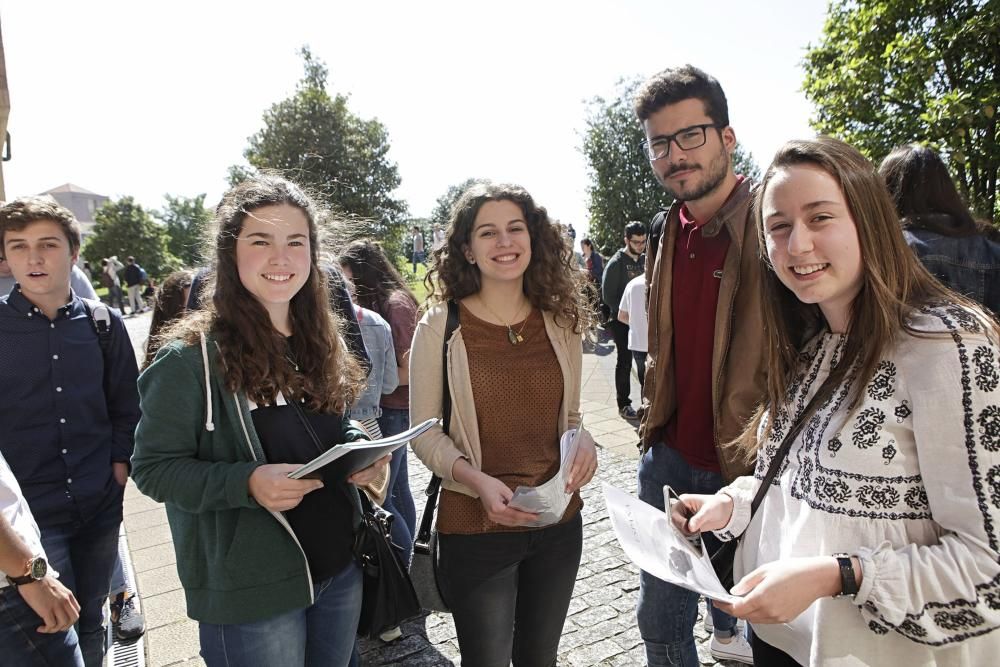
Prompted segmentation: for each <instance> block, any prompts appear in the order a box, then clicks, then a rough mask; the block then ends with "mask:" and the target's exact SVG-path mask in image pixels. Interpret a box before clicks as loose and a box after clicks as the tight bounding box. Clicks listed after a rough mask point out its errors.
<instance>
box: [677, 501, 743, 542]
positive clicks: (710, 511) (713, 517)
mask: <svg viewBox="0 0 1000 667" xmlns="http://www.w3.org/2000/svg"><path fill="white" fill-rule="evenodd" d="M680 499H681V502H682V503H684V506H685V507H686V508H687V510H688V513H689V514H690V516H691V518H690V519H688V520H687V530H688V532H691V533H707V532H708V531H711V530H721V529H722V528H725V527H726V526H727V525H728V524H729V519H730V518H732V516H733V499H732V497H731V496H729V495H727V494H725V493H713V494H711V495H701V494H697V493H684V494H681V496H680Z"/></svg>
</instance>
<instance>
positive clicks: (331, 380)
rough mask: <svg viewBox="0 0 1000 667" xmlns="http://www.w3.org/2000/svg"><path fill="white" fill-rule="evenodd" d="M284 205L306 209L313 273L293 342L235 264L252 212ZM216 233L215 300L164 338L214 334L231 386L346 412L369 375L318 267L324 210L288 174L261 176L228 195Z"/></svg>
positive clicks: (293, 310)
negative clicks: (320, 220)
mask: <svg viewBox="0 0 1000 667" xmlns="http://www.w3.org/2000/svg"><path fill="white" fill-rule="evenodd" d="M281 204H287V205H289V206H294V207H295V208H298V209H299V210H301V211H302V212H303V213H304V214H305V216H306V220H307V221H308V223H309V254H310V270H309V277H308V278H307V279H306V282H305V284H304V285H303V286H302V289H300V290H299V291H298V293H296V294H295V296H293V297H292V300H291V303H290V304H289V316H290V318H291V323H292V332H293V334H294V335H293V336H292V337H291V338H288V339H286V338H285V337H284V336H283V335H282V334H281V333H280V332H279V331H278V330H277V329H275V328H274V326H273V325H272V324H271V318H270V317H269V316H268V314H267V311H266V310H265V309H264V306H262V305H261V304H260V303H259V302H258V301H257V299H256V298H255V297H254V296H253V295H252V294H251V293H250V292H249V291H248V290H247V289H246V287H244V286H243V283H242V282H241V281H240V276H239V269H238V267H237V264H236V240H237V238H238V237H239V235H240V232H241V231H242V229H243V221H244V220H245V219H246V217H247V215H248V214H250V213H251V212H252V211H254V210H255V209H258V208H260V207H262V206H270V205H281ZM214 232H215V234H214V239H215V243H214V258H213V271H212V280H211V283H210V284H209V285H208V287H207V288H206V292H207V294H210V295H211V297H212V298H211V300H210V302H209V300H208V299H205V303H204V308H203V309H202V310H200V311H198V312H195V313H192V314H191V315H189V316H188V317H186V318H184V319H183V320H181V321H179V322H178V323H177V325H176V326H174V327H170V328H169V329H168V330H167V331H166V332H165V333H164V336H167V337H170V338H181V339H182V340H184V341H185V342H186V343H188V344H197V343H198V338H199V334H202V333H210V334H211V335H212V336H213V337H214V338H215V342H216V343H217V345H218V347H219V350H220V352H221V359H222V363H223V366H224V367H223V368H222V372H223V374H224V377H225V384H226V388H227V389H229V390H230V391H243V392H246V394H247V395H248V396H249V397H250V399H251V400H252V401H254V402H255V403H260V404H265V405H268V404H273V403H274V402H275V400H276V398H277V395H278V394H279V393H281V394H283V395H284V396H285V397H286V399H289V400H291V399H298V398H305V399H306V405H307V406H308V407H309V408H310V409H311V410H315V411H318V412H344V410H346V409H347V407H348V406H350V405H351V404H353V403H354V399H355V398H356V397H357V395H358V393H359V392H360V391H361V389H362V388H363V385H364V374H363V372H362V370H361V367H360V366H359V365H358V362H357V361H355V359H354V357H353V356H351V355H350V354H349V353H348V352H347V346H346V345H345V343H344V340H343V338H342V336H341V335H340V328H341V321H340V319H339V318H338V317H337V316H336V315H335V314H334V313H333V312H332V310H331V308H330V297H329V292H328V288H327V274H326V272H325V271H323V270H322V269H321V268H320V266H319V251H320V246H321V239H320V231H319V225H318V213H317V210H316V208H315V206H314V205H313V203H312V201H311V200H310V198H309V197H308V196H307V195H306V194H305V193H304V192H303V191H302V190H301V189H300V188H299V186H297V185H296V184H294V183H292V182H291V181H289V180H287V179H284V178H281V177H279V176H274V175H270V174H261V175H255V176H253V177H251V178H249V179H247V180H245V181H243V182H242V183H240V184H239V185H236V186H235V187H233V188H232V189H231V190H229V192H227V193H226V194H225V195H224V196H223V198H222V202H220V204H219V206H218V208H217V209H216V212H215V229H214ZM296 366H298V369H297V370H296V368H295V367H296Z"/></svg>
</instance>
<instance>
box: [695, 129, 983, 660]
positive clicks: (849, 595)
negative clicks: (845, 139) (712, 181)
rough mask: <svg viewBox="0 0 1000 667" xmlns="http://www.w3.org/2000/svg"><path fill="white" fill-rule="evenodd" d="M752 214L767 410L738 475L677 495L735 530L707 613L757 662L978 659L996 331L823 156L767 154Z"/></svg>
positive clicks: (848, 170)
mask: <svg viewBox="0 0 1000 667" xmlns="http://www.w3.org/2000/svg"><path fill="white" fill-rule="evenodd" d="M754 214H755V217H756V219H757V229H758V233H759V235H760V239H761V246H762V247H766V249H767V257H766V258H763V260H762V261H764V263H765V266H766V269H767V270H766V271H765V272H764V273H765V278H764V289H765V299H764V304H765V305H764V308H765V321H767V322H769V323H770V326H769V327H768V330H767V345H768V353H769V359H770V361H769V378H770V380H769V383H770V384H769V387H768V399H767V401H766V403H765V405H764V406H763V407H762V408H761V410H760V412H759V413H758V415H757V417H756V418H755V419H754V421H753V422H752V423H751V425H750V426H749V427H748V429H747V431H746V433H745V434H744V436H743V444H744V445H745V446H746V447H747V450H748V451H753V450H754V449H755V448H757V447H758V443H759V450H758V454H759V456H758V462H757V471H756V473H755V475H754V476H753V477H744V478H740V479H738V480H736V481H735V482H734V483H733V484H731V485H730V486H728V487H726V488H725V489H723V490H722V491H720V492H719V493H718V494H716V495H710V496H696V495H688V496H682V500H683V501H684V504H685V505H686V506H687V510H688V512H690V513H693V516H692V517H691V518H690V519H689V520H688V522H687V523H688V528H689V529H690V530H715V531H717V533H718V534H719V535H720V537H722V538H723V539H727V538H728V539H732V538H733V537H734V536H737V535H741V534H742V535H743V541H742V543H741V545H740V548H739V550H738V551H737V555H736V559H735V565H734V571H735V574H736V577H737V583H736V586H735V587H734V588H733V593H734V594H736V595H739V596H742V597H741V599H740V600H739V602H737V603H734V604H732V605H720V606H721V607H722V608H723V609H725V610H726V611H727V612H730V613H732V614H734V615H735V616H739V617H741V618H746V619H748V620H749V621H750V622H751V623H752V624H753V628H754V631H755V633H756V635H757V636H756V638H755V644H754V655H755V660H756V664H758V665H768V666H771V665H783V664H788V665H795V664H802V665H806V664H809V665H838V666H839V665H887V664H896V665H905V666H906V667H914V666H915V665H985V664H995V661H996V660H997V659H998V657H997V656H998V655H1000V630H998V628H1000V554H998V546H1000V544H998V543H1000V534H998V531H1000V387H998V384H1000V378H998V370H997V369H998V359H1000V352H998V347H997V340H998V334H1000V331H998V327H997V323H996V322H994V321H993V320H991V319H989V317H988V316H987V315H985V314H984V313H983V311H982V310H980V309H979V307H978V306H976V305H975V304H973V303H972V302H970V301H969V300H967V299H965V298H964V297H961V296H959V295H957V294H955V293H953V292H951V291H949V290H948V289H947V288H945V287H944V286H942V285H941V284H939V283H938V282H937V281H935V280H934V279H933V278H932V277H931V276H930V275H929V274H928V273H927V272H926V271H925V270H924V269H923V268H922V266H921V265H920V264H919V262H918V261H917V259H916V257H915V256H914V255H913V253H912V252H911V251H910V250H909V248H907V246H906V244H905V241H904V239H903V235H902V232H901V231H900V227H899V222H898V220H897V219H896V217H895V212H894V209H893V206H892V203H891V201H890V199H889V197H888V194H887V192H886V190H885V188H884V185H883V184H882V182H881V181H880V179H879V178H878V176H877V174H876V172H875V169H874V167H873V165H872V164H870V163H869V162H868V161H867V160H866V159H865V158H864V157H863V156H862V155H861V154H860V153H858V152H857V151H856V150H854V149H853V148H851V147H850V146H848V145H846V144H844V143H842V142H839V141H836V140H833V139H827V138H821V139H818V140H815V141H794V142H790V143H788V144H786V145H785V146H783V147H782V148H781V149H780V150H779V151H778V153H777V155H776V156H775V158H774V162H773V163H772V164H771V166H770V167H769V168H768V171H767V173H766V174H765V176H764V179H763V182H762V184H761V186H760V189H759V191H758V198H757V201H756V202H755V206H754ZM818 392H823V393H822V394H821V397H820V399H819V400H818V405H817V406H816V407H815V409H814V411H813V412H812V413H811V414H809V415H805V416H803V415H802V413H803V412H804V411H805V409H806V404H807V403H808V402H809V401H810V399H811V398H812V397H813V395H815V394H817V393H818ZM803 418H804V419H805V422H804V428H802V430H801V432H800V433H799V434H798V435H797V436H796V437H795V438H794V440H793V441H792V443H791V448H790V449H789V451H788V454H787V457H786V459H785V461H784V463H783V464H782V468H780V470H779V473H778V475H777V477H776V478H775V483H774V484H772V485H771V487H770V488H769V489H768V490H767V493H766V495H765V496H764V500H763V502H762V503H761V505H760V508H759V510H758V512H757V513H756V514H754V515H753V517H752V518H751V511H750V505H751V500H752V499H753V497H754V495H755V493H756V492H757V490H758V488H759V486H760V484H761V479H762V478H763V477H764V475H765V473H766V471H767V469H768V467H769V465H770V463H771V460H772V459H773V458H774V456H775V454H776V453H777V451H778V448H779V445H780V444H781V442H782V441H783V440H784V438H785V435H786V434H787V433H788V432H789V431H790V430H791V428H792V427H793V425H794V424H795V423H797V422H798V421H799V420H800V419H803Z"/></svg>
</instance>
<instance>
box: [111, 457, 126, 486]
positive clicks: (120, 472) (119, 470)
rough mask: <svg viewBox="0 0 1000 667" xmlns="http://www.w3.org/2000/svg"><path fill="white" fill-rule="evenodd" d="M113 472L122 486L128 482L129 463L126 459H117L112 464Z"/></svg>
mask: <svg viewBox="0 0 1000 667" xmlns="http://www.w3.org/2000/svg"><path fill="white" fill-rule="evenodd" d="M111 472H113V473H114V475H115V481H116V482H118V484H120V485H121V486H125V485H126V484H128V464H127V463H125V462H124V461H115V462H114V463H112V464H111Z"/></svg>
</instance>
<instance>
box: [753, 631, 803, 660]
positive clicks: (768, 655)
mask: <svg viewBox="0 0 1000 667" xmlns="http://www.w3.org/2000/svg"><path fill="white" fill-rule="evenodd" d="M752 642H753V664H755V665H767V667H802V666H801V665H800V664H799V663H798V662H796V661H795V659H794V658H792V656H790V655H788V654H787V653H785V652H784V651H782V650H781V649H779V648H774V647H773V646H771V645H770V644H768V643H767V642H765V641H764V640H763V639H761V638H760V637H758V636H757V635H756V634H755V635H753V639H752Z"/></svg>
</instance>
